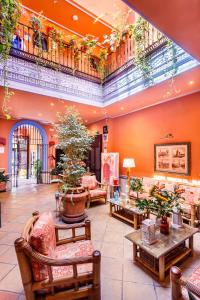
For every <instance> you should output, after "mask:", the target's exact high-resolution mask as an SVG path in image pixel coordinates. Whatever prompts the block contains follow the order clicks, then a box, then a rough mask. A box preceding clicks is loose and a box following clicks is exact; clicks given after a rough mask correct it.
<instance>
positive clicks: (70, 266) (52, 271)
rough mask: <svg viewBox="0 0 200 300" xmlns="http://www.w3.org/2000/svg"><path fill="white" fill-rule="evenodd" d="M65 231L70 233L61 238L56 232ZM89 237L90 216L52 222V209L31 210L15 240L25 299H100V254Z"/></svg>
mask: <svg viewBox="0 0 200 300" xmlns="http://www.w3.org/2000/svg"><path fill="white" fill-rule="evenodd" d="M80 228H83V229H84V234H82V235H80ZM77 230H79V235H77V232H76V231H77ZM66 231H67V232H68V231H71V232H72V235H71V237H68V238H64V239H60V237H59V235H60V234H59V233H60V232H61V233H63V232H66ZM90 239H91V234H90V221H89V220H87V221H86V222H85V223H80V224H73V225H55V224H54V222H53V218H52V215H51V213H43V214H41V215H39V213H38V212H37V213H34V214H33V217H32V218H31V219H30V220H29V221H28V222H27V224H26V225H25V228H24V231H23V233H22V236H21V238H18V239H17V240H16V241H15V249H16V254H17V258H18V263H19V268H20V272H21V277H22V283H23V286H24V291H25V295H26V299H27V300H36V299H46V300H50V299H52V300H53V299H55V300H59V299H71V300H72V299H80V298H84V297H89V298H91V299H95V300H100V299H101V295H100V260H101V254H100V252H99V251H94V250H93V246H92V243H91V240H90Z"/></svg>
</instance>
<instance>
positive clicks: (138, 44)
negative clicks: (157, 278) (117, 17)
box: [129, 17, 151, 79]
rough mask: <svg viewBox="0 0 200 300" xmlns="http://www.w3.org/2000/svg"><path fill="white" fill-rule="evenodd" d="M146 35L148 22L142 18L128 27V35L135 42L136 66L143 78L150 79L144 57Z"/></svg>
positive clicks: (149, 68) (146, 58)
mask: <svg viewBox="0 0 200 300" xmlns="http://www.w3.org/2000/svg"><path fill="white" fill-rule="evenodd" d="M147 33H148V22H147V21H146V20H144V19H143V18H142V17H138V19H137V21H136V23H135V24H134V25H132V26H130V31H129V35H130V36H131V37H133V38H134V41H135V58H134V62H135V64H136V66H138V67H139V69H140V70H141V71H142V73H143V76H144V78H148V79H149V78H151V67H150V65H149V60H148V57H146V55H145V45H146V36H147Z"/></svg>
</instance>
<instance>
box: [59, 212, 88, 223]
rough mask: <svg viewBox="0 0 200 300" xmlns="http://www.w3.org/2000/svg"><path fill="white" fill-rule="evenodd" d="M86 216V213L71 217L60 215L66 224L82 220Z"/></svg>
mask: <svg viewBox="0 0 200 300" xmlns="http://www.w3.org/2000/svg"><path fill="white" fill-rule="evenodd" d="M86 218H87V215H86V214H85V213H84V214H83V215H81V216H73V217H70V216H65V215H62V221H63V222H64V223H67V224H72V223H79V222H82V221H84V220H85V219H86Z"/></svg>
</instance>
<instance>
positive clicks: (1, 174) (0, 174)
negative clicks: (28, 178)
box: [0, 171, 9, 182]
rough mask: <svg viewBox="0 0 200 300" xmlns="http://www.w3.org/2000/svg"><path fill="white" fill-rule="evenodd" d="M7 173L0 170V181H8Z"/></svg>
mask: <svg viewBox="0 0 200 300" xmlns="http://www.w3.org/2000/svg"><path fill="white" fill-rule="evenodd" d="M8 181H9V175H5V171H0V182H8Z"/></svg>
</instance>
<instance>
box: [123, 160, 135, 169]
mask: <svg viewBox="0 0 200 300" xmlns="http://www.w3.org/2000/svg"><path fill="white" fill-rule="evenodd" d="M123 167H124V168H135V160H134V158H124V160H123Z"/></svg>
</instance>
